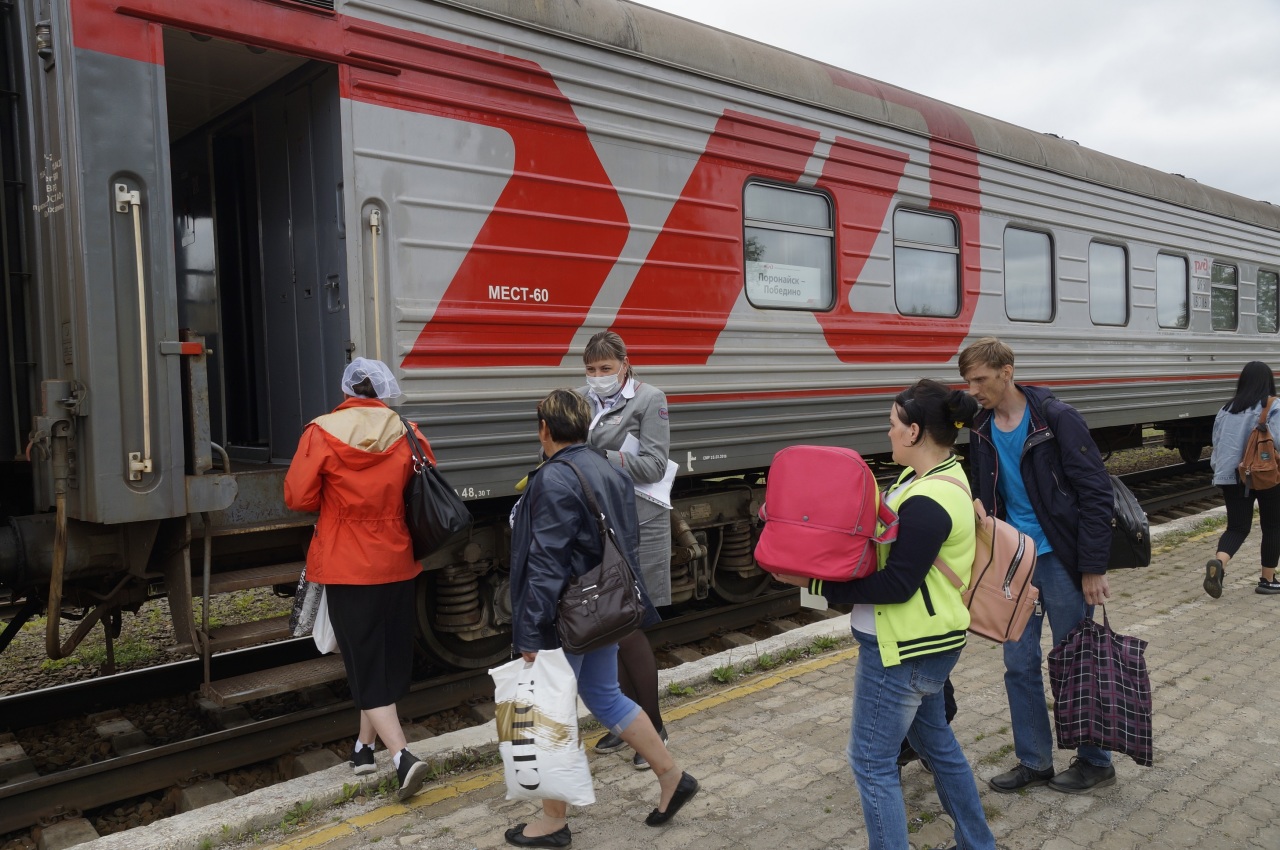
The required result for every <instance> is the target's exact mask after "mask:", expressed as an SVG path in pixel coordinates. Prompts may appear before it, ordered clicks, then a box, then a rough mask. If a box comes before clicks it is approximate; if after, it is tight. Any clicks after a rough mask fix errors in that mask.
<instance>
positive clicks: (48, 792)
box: [0, 461, 1221, 836]
mask: <svg viewBox="0 0 1280 850" xmlns="http://www.w3.org/2000/svg"><path fill="white" fill-rule="evenodd" d="M1121 478H1122V480H1124V481H1125V483H1126V484H1127V485H1128V486H1129V487H1130V489H1132V490H1133V491H1134V494H1135V495H1136V496H1137V497H1138V500H1139V502H1140V503H1141V504H1142V506H1143V509H1144V510H1145V511H1146V512H1147V513H1148V515H1149V516H1150V517H1151V522H1152V525H1153V526H1154V525H1159V524H1160V523H1161V522H1164V521H1168V520H1170V519H1174V518H1177V517H1180V516H1185V515H1188V514H1190V513H1196V512H1199V511H1203V510H1205V509H1206V508H1207V507H1209V506H1212V504H1215V503H1216V504H1220V503H1221V498H1220V494H1219V492H1218V489H1217V488H1216V487H1214V486H1212V484H1211V483H1210V481H1211V474H1210V473H1209V471H1208V464H1207V462H1204V461H1201V462H1199V463H1197V464H1192V465H1184V464H1177V465H1174V466H1168V467H1162V468H1159V469H1152V470H1146V471H1142V472H1136V473H1130V474H1127V475H1124V476H1121ZM797 610H799V602H798V594H797V593H796V592H795V591H794V590H788V591H782V592H777V593H771V594H768V595H766V596H762V597H760V598H758V599H755V600H751V601H749V602H743V603H738V604H735V605H729V606H727V607H719V608H714V609H710V610H706V611H698V612H693V613H688V614H683V615H681V616H679V617H675V618H672V619H669V620H666V621H663V622H662V623H660V624H658V625H657V626H655V627H654V628H653V629H652V630H651V631H650V633H649V636H650V640H651V642H652V643H653V644H654V646H655V647H662V646H670V645H685V644H690V643H694V642H697V641H700V640H705V639H706V638H708V637H710V636H711V635H713V634H716V633H718V632H724V631H729V630H735V629H742V628H746V627H749V626H751V625H753V624H756V623H759V622H760V621H762V620H767V619H769V618H776V617H784V616H788V615H792V614H794V613H795V612H796V611H797ZM312 657H315V651H314V648H313V647H312V644H311V642H310V640H307V639H302V640H295V641H285V642H282V643H278V644H273V645H270V646H267V647H262V648H259V649H255V650H242V651H239V652H231V653H225V654H223V655H219V656H217V657H216V658H215V659H214V664H215V665H216V667H215V675H239V674H241V673H244V672H250V671H254V670H269V669H271V668H273V667H277V666H280V665H282V664H288V663H293V662H295V661H299V660H305V659H307V658H312ZM201 677H202V668H201V666H200V662H199V660H191V661H183V662H177V663H173V664H166V665H161V666H159V667H154V668H148V669H146V670H140V671H135V672H131V673H123V674H119V675H116V676H107V677H101V678H98V679H91V680H88V681H85V682H80V683H74V684H69V685H62V686H58V687H55V688H49V689H45V690H42V691H37V692H34V693H29V694H19V695H15V696H11V697H5V698H0V717H4V718H5V726H6V727H7V728H8V729H9V730H10V731H19V730H21V729H23V728H27V727H32V726H36V725H41V724H48V723H50V722H56V721H59V720H63V719H67V718H71V717H73V716H77V715H83V714H84V713H85V712H86V711H89V710H96V709H105V708H110V707H116V706H120V705H123V704H126V703H135V702H138V701H139V700H148V699H159V698H162V697H166V696H172V695H175V694H182V693H191V692H194V691H195V690H197V689H198V687H199V685H200V682H201ZM492 693H493V690H492V681H491V680H490V679H489V677H488V675H487V673H486V672H485V671H483V670H478V671H468V672H463V673H450V674H444V675H434V676H429V677H428V678H425V679H423V680H422V681H419V682H416V683H415V684H414V685H413V687H412V688H411V690H410V693H409V695H408V696H407V697H406V698H405V699H404V700H403V701H401V702H400V703H399V704H398V708H399V710H400V712H401V714H402V715H404V716H407V717H423V716H427V715H431V714H435V713H437V712H441V711H447V710H449V709H451V708H456V707H458V706H463V705H467V704H471V703H475V702H477V701H484V700H487V699H491V698H492ZM353 713H354V707H353V706H352V704H351V702H350V701H349V700H333V701H330V702H329V703H328V704H324V705H316V706H314V707H308V708H304V709H302V710H297V711H289V712H287V713H285V714H282V715H280V716H276V717H269V718H266V719H261V720H251V721H250V722H247V723H244V724H243V725H240V726H236V727H235V728H229V729H221V730H218V731H216V732H212V733H209V734H203V735H198V736H196V737H193V738H189V739H187V740H182V741H177V742H172V743H167V744H162V745H159V746H153V747H147V748H145V749H141V750H139V751H137V752H132V753H130V754H128V755H121V756H116V757H114V758H108V759H106V760H104V761H100V762H97V763H93V764H88V765H83V766H79V767H74V768H71V769H69V770H63V771H58V772H53V773H49V774H47V775H42V776H39V777H36V778H30V779H27V780H25V781H10V782H4V783H0V836H4V835H5V834H6V833H13V832H15V831H17V830H23V829H27V828H30V827H32V826H34V825H36V824H38V823H39V822H40V821H41V819H42V818H48V817H51V816H52V817H56V816H59V814H60V813H66V812H71V811H88V810H92V809H96V808H99V807H103V806H109V805H111V804H115V803H118V802H119V801H123V800H129V799H134V798H138V797H142V796H144V795H149V794H153V793H155V792H158V791H164V790H165V789H168V788H171V787H174V786H180V785H183V784H185V783H188V782H191V781H193V780H194V779H198V778H200V777H207V776H209V775H211V774H215V773H221V772H226V771H231V770H235V769H238V768H242V767H245V766H247V765H250V764H257V763H261V762H264V761H269V760H271V759H274V758H277V757H280V756H284V755H286V754H289V753H296V752H297V751H298V750H299V748H300V747H308V746H310V747H315V746H318V745H320V744H324V743H327V742H331V741H336V740H340V739H342V738H346V737H350V734H351V718H352V715H353Z"/></svg>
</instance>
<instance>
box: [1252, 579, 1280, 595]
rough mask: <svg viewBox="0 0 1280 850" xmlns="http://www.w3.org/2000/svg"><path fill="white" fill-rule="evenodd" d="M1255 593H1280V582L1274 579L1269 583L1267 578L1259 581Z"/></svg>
mask: <svg viewBox="0 0 1280 850" xmlns="http://www.w3.org/2000/svg"><path fill="white" fill-rule="evenodd" d="M1253 592H1254V593H1266V594H1273V593H1280V581H1277V580H1275V579H1272V580H1271V581H1267V580H1266V579H1265V578H1260V579H1258V586H1257V587H1255V588H1254V589H1253Z"/></svg>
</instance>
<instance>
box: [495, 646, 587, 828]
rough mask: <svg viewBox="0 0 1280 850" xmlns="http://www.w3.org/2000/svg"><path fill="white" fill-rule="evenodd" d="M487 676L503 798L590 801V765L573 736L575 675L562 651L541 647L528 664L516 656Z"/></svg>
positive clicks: (584, 803) (577, 803) (575, 731)
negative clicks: (493, 707)
mask: <svg viewBox="0 0 1280 850" xmlns="http://www.w3.org/2000/svg"><path fill="white" fill-rule="evenodd" d="M489 675H490V676H492V677H493V684H494V693H493V699H494V702H496V703H497V713H496V718H495V719H496V721H497V724H498V752H499V753H501V755H502V772H503V774H504V775H505V777H506V780H507V799H508V800H564V801H565V802H566V803H572V804H573V805H575V806H589V805H591V804H592V803H594V802H595V801H596V795H595V790H594V789H593V788H592V787H591V768H590V767H588V766H587V752H586V750H584V749H583V747H582V740H581V738H579V737H578V679H577V677H576V676H574V675H573V668H572V667H570V666H569V662H568V661H567V660H566V659H565V657H564V650H563V649H544V650H542V651H540V652H539V653H538V657H537V659H536V660H534V661H533V662H532V663H528V662H526V661H524V659H521V658H517V659H516V660H515V661H511V662H508V663H507V664H504V665H502V666H501V667H495V668H494V669H492V670H490V671H489Z"/></svg>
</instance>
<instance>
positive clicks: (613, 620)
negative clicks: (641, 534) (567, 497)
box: [553, 460, 644, 655]
mask: <svg viewBox="0 0 1280 850" xmlns="http://www.w3.org/2000/svg"><path fill="white" fill-rule="evenodd" d="M553 462H554V463H563V464H565V465H566V466H568V467H569V468H570V469H572V470H573V471H574V474H575V475H577V476H578V481H579V482H581V484H582V492H583V494H584V495H585V496H586V497H587V504H588V505H590V506H591V510H592V512H593V513H594V514H595V516H596V524H597V525H599V527H600V538H601V540H602V541H603V546H604V550H603V553H602V555H601V559H600V565H599V566H597V567H594V568H592V569H590V570H587V572H586V573H584V574H583V575H580V576H573V577H572V578H570V579H569V586H568V587H567V588H565V591H564V593H563V594H562V595H561V596H560V602H559V604H558V605H557V607H556V634H557V635H559V637H560V645H561V646H563V647H564V650H565V652H572V653H573V654H574V655H585V654H586V653H588V652H591V651H592V650H595V649H599V648H600V647H602V646H608V645H609V644H611V643H617V642H618V641H619V640H621V639H622V638H624V637H626V636H627V635H629V634H631V633H632V632H633V631H635V630H636V629H638V628H640V623H641V621H642V620H643V619H644V601H643V599H642V597H641V596H640V587H639V585H637V584H636V578H635V574H634V573H633V572H632V570H631V565H630V564H628V563H627V556H626V555H624V554H623V552H622V547H621V546H619V545H618V540H617V537H616V536H615V535H614V533H613V529H612V528H610V527H609V526H608V524H607V523H606V522H605V515H604V512H603V511H601V510H600V505H599V504H598V503H597V502H596V497H595V495H594V494H593V493H592V492H591V486H590V485H589V484H587V479H586V478H584V477H583V475H582V471H581V470H579V469H578V467H576V466H574V465H573V463H571V462H570V461H567V460H560V461H553Z"/></svg>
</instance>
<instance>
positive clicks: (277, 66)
mask: <svg viewBox="0 0 1280 850" xmlns="http://www.w3.org/2000/svg"><path fill="white" fill-rule="evenodd" d="M165 75H166V88H167V91H166V94H167V99H168V106H169V130H170V142H171V173H172V180H173V213H174V249H175V252H176V259H177V287H178V310H179V323H180V325H181V326H182V327H183V328H186V329H190V330H191V331H192V332H194V333H196V334H199V335H200V336H202V337H203V338H204V340H205V345H206V347H207V348H209V349H211V350H212V354H211V356H210V357H208V358H207V361H208V370H209V376H208V377H209V418H210V423H209V432H210V434H211V437H212V439H213V441H214V442H215V443H218V444H219V445H221V446H224V447H225V448H226V449H227V450H228V452H229V454H230V455H231V457H232V458H233V459H237V460H240V461H252V462H283V461H287V460H288V459H289V458H290V457H291V456H292V454H293V450H294V448H295V446H296V444H297V439H298V435H299V434H300V433H301V432H302V428H303V426H304V425H305V424H306V423H307V422H308V421H310V420H311V419H313V418H315V417H316V416H318V415H320V414H321V413H324V412H326V411H328V410H330V409H331V408H333V407H334V406H335V405H336V404H337V403H338V402H339V401H340V400H341V395H342V394H341V390H340V389H339V386H338V376H340V375H341V373H342V367H343V365H344V364H345V362H346V359H347V357H348V352H349V348H350V344H349V342H348V340H349V338H350V328H349V320H348V312H347V297H346V291H347V285H346V284H347V281H346V277H347V272H346V252H345V232H344V227H343V202H342V191H343V182H342V155H341V150H342V148H341V139H340V126H341V124H340V111H339V109H340V99H339V94H338V75H337V70H336V68H334V67H333V66H331V65H325V64H321V63H316V62H310V61H307V60H303V59H299V58H297V57H292V56H287V55H284V54H279V53H275V52H273V51H268V50H262V49H260V48H251V47H246V46H245V45H241V44H235V43H232V42H226V41H222V40H219V39H214V38H209V37H207V36H196V35H193V34H191V33H187V32H181V31H176V30H170V31H166V33H165Z"/></svg>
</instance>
